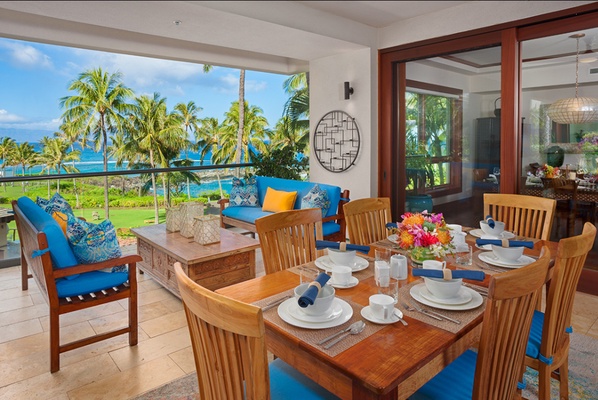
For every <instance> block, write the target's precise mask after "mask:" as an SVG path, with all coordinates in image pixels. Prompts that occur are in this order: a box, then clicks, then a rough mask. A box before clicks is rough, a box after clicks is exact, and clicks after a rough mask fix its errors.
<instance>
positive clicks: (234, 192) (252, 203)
mask: <svg viewBox="0 0 598 400" xmlns="http://www.w3.org/2000/svg"><path fill="white" fill-rule="evenodd" d="M229 200H230V204H231V206H238V207H259V206H260V204H261V203H258V194H257V185H256V182H255V177H250V178H247V182H243V181H242V180H241V179H239V178H234V177H233V187H232V188H231V190H230V197H229Z"/></svg>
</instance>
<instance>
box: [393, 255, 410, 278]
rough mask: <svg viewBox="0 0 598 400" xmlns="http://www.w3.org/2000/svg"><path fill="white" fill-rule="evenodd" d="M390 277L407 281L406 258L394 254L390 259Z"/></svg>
mask: <svg viewBox="0 0 598 400" xmlns="http://www.w3.org/2000/svg"><path fill="white" fill-rule="evenodd" d="M390 277H391V278H395V279H399V280H403V279H407V257H405V256H404V255H402V254H394V255H392V256H391V257H390Z"/></svg>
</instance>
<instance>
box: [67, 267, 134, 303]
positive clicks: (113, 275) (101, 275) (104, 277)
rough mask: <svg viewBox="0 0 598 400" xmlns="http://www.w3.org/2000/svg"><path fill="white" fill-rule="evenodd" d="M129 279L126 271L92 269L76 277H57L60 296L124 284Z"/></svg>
mask: <svg viewBox="0 0 598 400" xmlns="http://www.w3.org/2000/svg"><path fill="white" fill-rule="evenodd" d="M127 279H129V274H128V273H126V272H102V271H91V272H86V273H84V274H79V275H77V277H76V278H75V279H63V278H58V279H56V290H57V291H58V297H60V298H63V297H74V296H78V295H80V294H86V293H91V292H99V291H100V290H103V289H110V288H112V287H113V286H118V285H122V284H123V283H125V282H126V281H127Z"/></svg>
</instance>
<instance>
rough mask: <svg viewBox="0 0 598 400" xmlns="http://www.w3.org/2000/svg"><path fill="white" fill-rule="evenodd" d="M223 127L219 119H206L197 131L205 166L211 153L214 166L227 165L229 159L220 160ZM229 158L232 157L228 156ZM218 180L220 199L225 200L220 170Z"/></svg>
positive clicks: (196, 137) (197, 145)
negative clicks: (219, 151)
mask: <svg viewBox="0 0 598 400" xmlns="http://www.w3.org/2000/svg"><path fill="white" fill-rule="evenodd" d="M222 129H223V128H222V126H221V125H220V124H219V123H218V118H211V117H209V118H204V119H202V120H201V126H200V127H199V129H198V130H196V131H195V139H196V140H197V144H196V147H197V149H198V150H199V152H200V159H201V163H202V164H203V162H204V160H205V158H206V156H207V155H208V154H210V153H211V155H212V159H211V160H210V161H211V162H212V163H213V164H227V163H228V160H227V159H222V158H218V156H217V154H218V148H219V147H220V136H221V131H222ZM228 156H229V158H230V156H231V155H228ZM216 179H218V188H219V189H220V198H221V199H222V198H224V191H223V190H222V182H221V181H220V170H218V169H217V170H216Z"/></svg>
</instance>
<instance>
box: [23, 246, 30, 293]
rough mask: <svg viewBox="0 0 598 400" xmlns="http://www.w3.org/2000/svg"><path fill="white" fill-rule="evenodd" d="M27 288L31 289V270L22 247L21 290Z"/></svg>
mask: <svg viewBox="0 0 598 400" xmlns="http://www.w3.org/2000/svg"><path fill="white" fill-rule="evenodd" d="M27 289H29V272H28V268H27V260H26V259H25V257H23V250H22V249H21V290H27Z"/></svg>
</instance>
